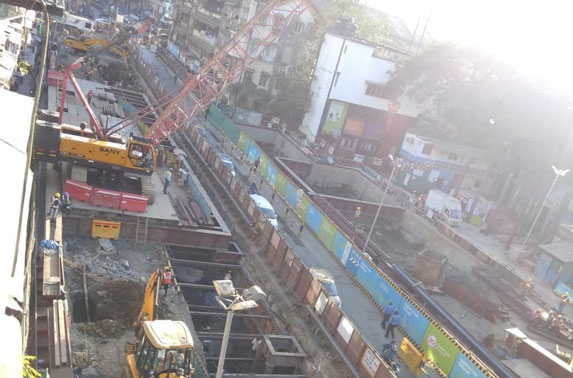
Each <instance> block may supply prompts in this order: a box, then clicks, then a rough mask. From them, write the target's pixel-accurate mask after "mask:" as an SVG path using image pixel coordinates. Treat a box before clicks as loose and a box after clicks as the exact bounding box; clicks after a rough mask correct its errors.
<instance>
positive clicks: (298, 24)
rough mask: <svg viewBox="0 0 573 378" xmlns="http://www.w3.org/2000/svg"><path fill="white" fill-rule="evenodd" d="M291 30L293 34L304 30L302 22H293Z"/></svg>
mask: <svg viewBox="0 0 573 378" xmlns="http://www.w3.org/2000/svg"><path fill="white" fill-rule="evenodd" d="M292 31H293V33H295V34H302V32H303V31H304V24H303V23H302V22H300V21H297V22H295V24H294V28H293V30H292Z"/></svg>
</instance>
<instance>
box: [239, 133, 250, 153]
mask: <svg viewBox="0 0 573 378" xmlns="http://www.w3.org/2000/svg"><path fill="white" fill-rule="evenodd" d="M247 140H248V138H247V135H246V134H245V133H244V132H242V131H241V133H240V134H239V142H238V144H237V145H238V147H239V150H241V151H243V152H245V151H246V150H247Z"/></svg>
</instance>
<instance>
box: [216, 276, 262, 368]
mask: <svg viewBox="0 0 573 378" xmlns="http://www.w3.org/2000/svg"><path fill="white" fill-rule="evenodd" d="M213 287H214V288H215V292H216V293H217V296H216V297H215V300H216V301H217V303H219V304H220V305H221V307H223V308H224V309H225V311H227V318H226V320H225V331H224V332H223V341H222V342H221V352H220V353H219V363H218V365H217V374H216V375H215V377H216V378H221V377H222V376H223V366H224V365H225V356H226V355H227V346H228V345H229V335H230V334H231V323H232V321H233V314H234V313H235V311H243V310H248V309H251V308H255V307H257V306H258V304H257V301H260V300H262V299H264V298H265V297H266V294H265V293H264V292H263V291H262V290H261V289H260V288H259V287H258V286H251V287H250V288H248V289H245V290H243V295H239V294H238V293H237V290H236V289H235V288H234V287H233V281H231V280H218V281H213Z"/></svg>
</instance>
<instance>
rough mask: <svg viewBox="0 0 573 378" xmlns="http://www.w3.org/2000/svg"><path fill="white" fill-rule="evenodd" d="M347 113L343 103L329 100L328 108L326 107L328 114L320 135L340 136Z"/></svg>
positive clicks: (345, 105) (346, 107)
mask: <svg viewBox="0 0 573 378" xmlns="http://www.w3.org/2000/svg"><path fill="white" fill-rule="evenodd" d="M347 111H348V104H345V103H344V102H339V101H334V100H330V106H329V107H328V113H327V116H326V119H325V120H324V125H323V127H322V134H326V135H328V134H334V136H336V137H338V136H340V132H341V131H342V126H343V125H344V121H345V120H346V112H347Z"/></svg>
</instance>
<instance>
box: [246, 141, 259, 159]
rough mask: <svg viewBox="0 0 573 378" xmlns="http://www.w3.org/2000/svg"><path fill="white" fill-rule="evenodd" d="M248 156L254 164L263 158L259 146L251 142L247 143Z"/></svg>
mask: <svg viewBox="0 0 573 378" xmlns="http://www.w3.org/2000/svg"><path fill="white" fill-rule="evenodd" d="M247 155H248V156H249V159H251V161H253V162H254V161H255V160H257V158H259V157H260V156H261V151H259V149H258V147H257V145H256V144H255V143H251V141H250V140H248V141H247Z"/></svg>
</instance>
